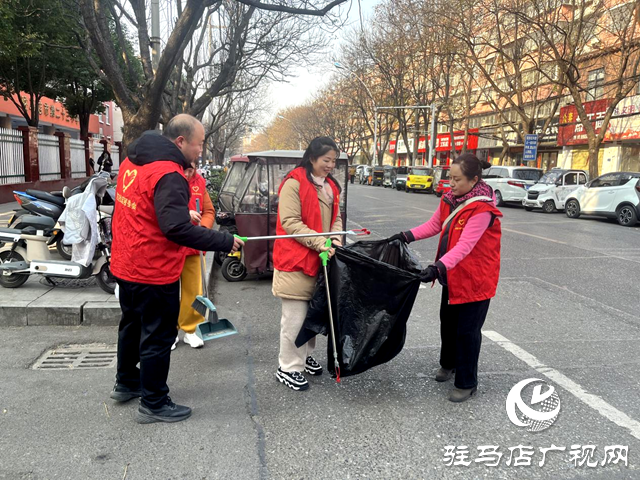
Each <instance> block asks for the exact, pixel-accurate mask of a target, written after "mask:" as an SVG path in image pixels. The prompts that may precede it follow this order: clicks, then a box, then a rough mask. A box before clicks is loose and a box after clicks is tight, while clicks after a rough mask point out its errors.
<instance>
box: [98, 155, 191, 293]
mask: <svg viewBox="0 0 640 480" xmlns="http://www.w3.org/2000/svg"><path fill="white" fill-rule="evenodd" d="M174 172H177V173H179V174H180V175H184V174H183V170H182V168H181V167H180V166H179V165H178V164H176V163H175V162H171V161H168V160H167V161H158V162H153V163H150V164H148V165H144V166H142V167H140V166H137V165H134V164H133V163H131V162H130V161H129V159H128V158H127V159H125V161H124V162H122V164H121V165H120V173H119V175H118V186H117V187H116V207H115V211H114V214H113V222H112V225H111V228H112V234H113V244H112V247H111V272H112V273H113V274H114V275H115V276H116V277H117V278H120V279H122V280H126V281H128V282H134V283H145V284H151V285H167V284H169V283H173V282H175V281H177V280H178V278H180V273H181V272H182V267H183V266H184V259H185V248H184V247H181V246H180V245H178V244H177V243H174V242H171V241H169V240H167V238H166V237H165V236H164V234H163V233H162V231H161V230H160V226H159V225H158V219H157V218H156V211H155V206H154V204H153V196H154V191H155V188H156V184H157V183H158V181H159V180H160V179H161V178H162V177H163V176H165V175H167V174H168V173H174Z"/></svg>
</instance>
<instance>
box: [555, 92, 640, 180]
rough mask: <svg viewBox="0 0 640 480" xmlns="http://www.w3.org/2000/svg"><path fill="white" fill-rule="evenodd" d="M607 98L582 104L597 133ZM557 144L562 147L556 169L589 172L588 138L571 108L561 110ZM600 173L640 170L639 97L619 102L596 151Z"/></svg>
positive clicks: (606, 105)
mask: <svg viewBox="0 0 640 480" xmlns="http://www.w3.org/2000/svg"><path fill="white" fill-rule="evenodd" d="M609 105H611V100H610V99H603V100H596V101H593V102H587V103H585V104H584V108H585V111H586V113H587V115H588V116H589V118H590V119H591V120H592V125H593V126H594V128H595V130H596V133H599V132H600V130H601V127H602V119H603V118H604V116H605V114H606V111H607V108H609ZM558 145H559V146H561V147H562V153H561V156H560V157H561V158H560V160H559V162H558V166H562V167H564V168H577V169H581V170H588V159H589V151H588V139H587V134H586V132H585V130H584V127H583V124H582V123H581V122H580V119H579V117H578V114H577V110H576V107H575V106H574V105H567V106H566V107H563V108H562V109H561V110H560V129H559V135H558ZM598 171H599V172H600V174H601V175H602V174H604V173H609V172H618V171H628V172H638V171H640V95H635V96H633V97H628V98H625V99H624V100H622V101H621V102H620V103H619V104H618V106H617V107H616V109H615V110H614V112H613V116H612V117H611V120H610V121H609V125H608V126H607V130H606V132H605V134H604V138H603V142H602V144H601V146H600V151H599V152H598Z"/></svg>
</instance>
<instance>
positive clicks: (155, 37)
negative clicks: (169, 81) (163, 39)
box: [150, 0, 160, 73]
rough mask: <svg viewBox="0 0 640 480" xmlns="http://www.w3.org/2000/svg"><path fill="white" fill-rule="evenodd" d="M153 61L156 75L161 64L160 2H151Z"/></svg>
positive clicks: (155, 0)
mask: <svg viewBox="0 0 640 480" xmlns="http://www.w3.org/2000/svg"><path fill="white" fill-rule="evenodd" d="M150 40H151V59H152V64H153V71H154V73H155V72H157V71H158V65H159V64H160V0H151V39H150Z"/></svg>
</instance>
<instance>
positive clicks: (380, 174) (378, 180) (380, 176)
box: [370, 166, 384, 187]
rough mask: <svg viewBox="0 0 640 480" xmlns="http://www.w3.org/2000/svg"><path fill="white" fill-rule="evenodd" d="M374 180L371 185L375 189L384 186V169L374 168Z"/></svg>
mask: <svg viewBox="0 0 640 480" xmlns="http://www.w3.org/2000/svg"><path fill="white" fill-rule="evenodd" d="M372 176H373V180H372V181H371V184H370V185H373V186H374V187H379V186H381V185H382V182H383V181H384V167H380V166H378V167H373V174H372Z"/></svg>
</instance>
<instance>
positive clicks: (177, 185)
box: [127, 130, 233, 252]
mask: <svg viewBox="0 0 640 480" xmlns="http://www.w3.org/2000/svg"><path fill="white" fill-rule="evenodd" d="M127 153H128V157H129V161H131V163H133V164H135V165H139V166H143V165H147V164H149V163H153V162H157V161H161V160H162V161H167V160H169V161H172V162H175V163H177V164H178V165H180V166H181V167H182V168H183V169H186V168H191V165H190V164H189V162H188V161H187V159H186V158H185V157H184V155H183V154H182V152H181V151H180V149H179V148H178V147H177V146H176V145H175V144H174V143H173V142H172V141H171V140H169V139H168V138H167V137H164V136H162V135H160V132H158V131H155V130H150V131H147V132H145V133H143V134H142V136H140V138H138V139H137V140H135V141H133V142H132V143H131V145H129V148H128V150H127ZM190 196H191V192H190V190H189V184H188V182H187V180H186V179H185V178H184V177H183V176H182V175H180V174H178V173H169V174H167V175H165V176H163V177H162V178H161V179H160V180H159V181H158V183H157V184H156V188H155V192H154V196H153V203H154V207H155V210H156V217H157V219H158V225H159V226H160V230H162V233H164V235H165V237H167V238H168V239H169V240H171V241H172V242H175V243H177V244H178V245H183V246H185V247H190V248H195V249H197V250H205V251H211V250H212V251H219V252H230V251H231V248H233V236H232V235H231V234H229V233H225V232H217V231H215V230H211V229H208V228H204V227H199V226H196V225H194V224H193V223H191V216H190V215H189V198H190Z"/></svg>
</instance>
